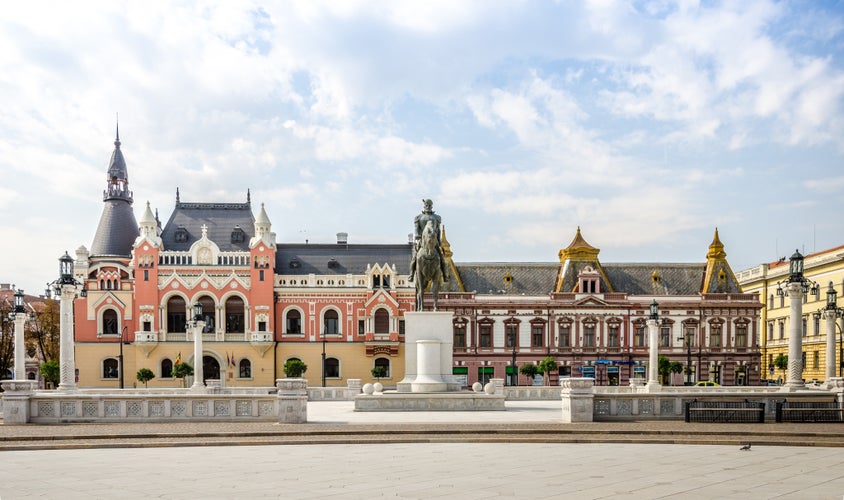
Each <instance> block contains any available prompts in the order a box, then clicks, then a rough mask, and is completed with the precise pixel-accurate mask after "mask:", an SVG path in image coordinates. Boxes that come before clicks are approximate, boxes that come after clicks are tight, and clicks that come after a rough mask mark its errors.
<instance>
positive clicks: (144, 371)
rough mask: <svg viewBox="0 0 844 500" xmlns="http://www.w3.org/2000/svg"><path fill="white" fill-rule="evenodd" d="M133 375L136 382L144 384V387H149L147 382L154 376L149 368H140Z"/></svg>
mask: <svg viewBox="0 0 844 500" xmlns="http://www.w3.org/2000/svg"><path fill="white" fill-rule="evenodd" d="M135 377H136V378H137V379H138V382H141V383H142V384H144V387H149V385H148V383H149V381H150V380H152V379H154V378H155V374H154V373H152V370H150V369H149V368H141V369H140V370H138V373H137V375H135Z"/></svg>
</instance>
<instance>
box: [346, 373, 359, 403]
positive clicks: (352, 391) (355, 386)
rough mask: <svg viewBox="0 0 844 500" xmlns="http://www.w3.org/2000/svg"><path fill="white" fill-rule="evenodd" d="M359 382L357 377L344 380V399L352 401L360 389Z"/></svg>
mask: <svg viewBox="0 0 844 500" xmlns="http://www.w3.org/2000/svg"><path fill="white" fill-rule="evenodd" d="M361 387H362V385H361V382H360V379H359V378H350V379H348V380H347V381H346V399H347V400H348V401H353V400H354V399H355V396H357V395H358V394H360V391H361Z"/></svg>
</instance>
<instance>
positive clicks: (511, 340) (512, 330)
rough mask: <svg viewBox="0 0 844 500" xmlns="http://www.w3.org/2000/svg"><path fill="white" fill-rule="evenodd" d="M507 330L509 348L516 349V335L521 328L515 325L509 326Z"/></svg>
mask: <svg viewBox="0 0 844 500" xmlns="http://www.w3.org/2000/svg"><path fill="white" fill-rule="evenodd" d="M506 329H507V332H506V333H507V335H506V337H507V347H515V345H516V335H517V334H518V331H519V326H518V325H514V324H509V325H507V327H506Z"/></svg>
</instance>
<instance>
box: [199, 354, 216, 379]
mask: <svg viewBox="0 0 844 500" xmlns="http://www.w3.org/2000/svg"><path fill="white" fill-rule="evenodd" d="M202 376H203V380H202V382H203V383H204V382H205V381H206V380H208V379H211V380H218V379H219V378H220V363H219V362H218V361H217V358H215V357H214V356H202Z"/></svg>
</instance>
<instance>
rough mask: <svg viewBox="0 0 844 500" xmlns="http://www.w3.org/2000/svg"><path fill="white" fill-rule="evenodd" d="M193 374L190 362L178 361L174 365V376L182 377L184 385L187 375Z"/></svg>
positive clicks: (183, 384)
mask: <svg viewBox="0 0 844 500" xmlns="http://www.w3.org/2000/svg"><path fill="white" fill-rule="evenodd" d="M191 375H193V367H192V366H191V365H189V364H188V363H184V362H182V363H178V364H176V365H174V366H173V377H174V378H180V379H182V387H184V386H185V377H190V376H191Z"/></svg>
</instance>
